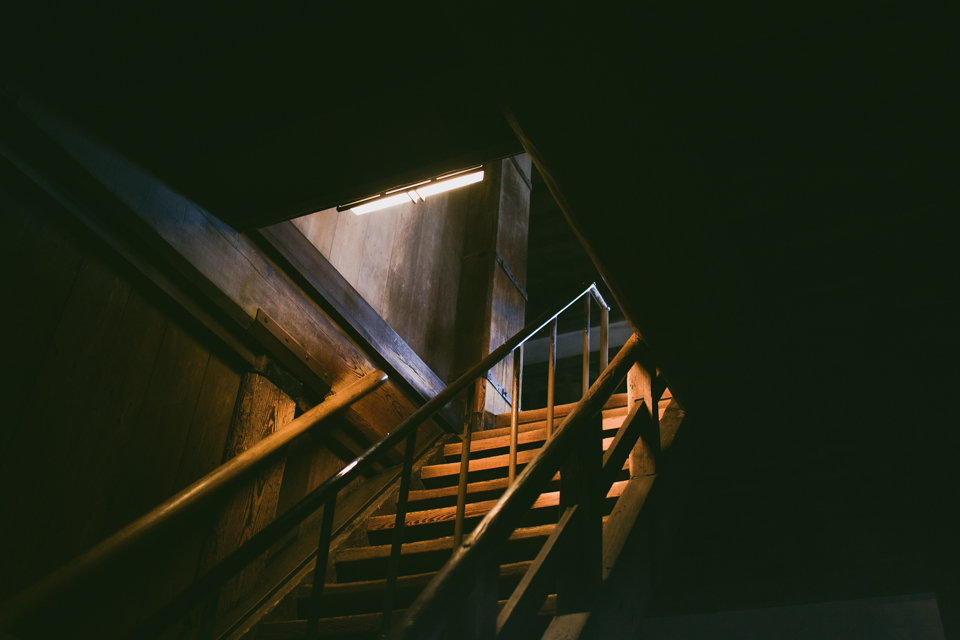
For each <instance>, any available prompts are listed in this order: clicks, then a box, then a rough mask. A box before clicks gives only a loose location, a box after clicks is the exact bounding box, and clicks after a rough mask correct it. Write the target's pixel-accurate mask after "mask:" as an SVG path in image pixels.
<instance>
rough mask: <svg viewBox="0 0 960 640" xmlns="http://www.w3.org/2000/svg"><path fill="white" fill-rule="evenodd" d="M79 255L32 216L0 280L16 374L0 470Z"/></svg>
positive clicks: (6, 390)
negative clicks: (6, 303)
mask: <svg viewBox="0 0 960 640" xmlns="http://www.w3.org/2000/svg"><path fill="white" fill-rule="evenodd" d="M85 255H86V252H85V251H84V249H83V248H82V247H81V246H80V245H79V244H78V243H77V242H76V241H75V240H73V239H72V238H70V237H69V236H68V235H67V234H66V232H65V231H64V230H63V229H62V228H60V225H57V224H54V223H49V222H47V216H34V217H32V218H31V219H30V220H29V221H28V223H27V225H26V228H25V229H24V231H23V240H22V242H20V243H18V246H16V247H14V250H13V251H12V255H11V257H12V264H13V265H14V268H13V269H12V270H11V271H8V272H6V273H5V277H4V278H2V279H0V294H2V295H3V299H4V300H7V301H16V306H15V307H13V308H8V309H6V311H5V313H3V314H0V332H2V334H3V335H4V336H11V337H13V336H15V337H16V339H13V340H9V341H8V342H7V344H6V345H5V347H4V361H5V362H6V363H7V365H6V366H7V367H9V369H8V370H10V371H16V375H13V376H10V378H9V380H8V382H7V383H6V384H3V385H0V387H2V389H0V399H2V401H3V406H5V407H8V408H9V409H8V411H9V413H8V414H7V415H6V418H5V420H4V421H3V425H2V426H0V445H2V446H0V461H2V462H3V464H2V465H0V467H2V468H5V469H9V468H11V463H10V462H9V461H8V457H9V456H11V455H13V454H14V453H15V452H16V449H14V448H12V446H11V443H12V439H13V438H14V437H15V436H14V434H15V433H16V431H15V427H16V425H19V424H20V420H21V418H22V416H23V415H24V412H25V411H26V410H27V408H28V407H29V406H30V405H29V404H28V403H26V402H23V399H24V398H27V397H29V394H30V392H31V391H32V389H33V388H34V383H35V380H36V378H37V376H38V375H39V373H40V370H41V367H42V366H43V363H44V354H46V352H47V348H48V346H49V344H50V341H51V340H52V339H53V335H54V332H55V331H56V329H57V326H58V324H59V322H60V316H61V314H62V313H63V309H64V307H65V306H66V304H67V301H68V299H69V296H70V292H71V291H72V290H73V285H74V282H75V281H76V278H77V274H78V273H80V268H81V265H82V264H83V259H84V256H85ZM8 575H9V574H8Z"/></svg>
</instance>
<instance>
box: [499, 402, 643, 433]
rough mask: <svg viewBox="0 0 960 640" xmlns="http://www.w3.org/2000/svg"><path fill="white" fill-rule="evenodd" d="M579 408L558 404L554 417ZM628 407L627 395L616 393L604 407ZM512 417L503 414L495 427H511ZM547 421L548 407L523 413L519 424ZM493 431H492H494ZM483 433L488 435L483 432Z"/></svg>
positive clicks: (575, 404) (573, 403) (573, 404)
mask: <svg viewBox="0 0 960 640" xmlns="http://www.w3.org/2000/svg"><path fill="white" fill-rule="evenodd" d="M575 406H577V403H576V402H571V403H570V404H558V405H556V406H554V407H553V415H554V417H555V418H556V417H557V416H566V415H567V414H568V413H570V412H571V411H573V408H574V407H575ZM625 406H627V394H625V393H616V394H614V395H612V396H610V399H609V400H607V402H606V403H605V404H604V405H603V409H604V411H606V410H608V409H619V408H620V407H625ZM510 417H511V414H510V413H509V412H508V413H501V414H498V415H497V416H495V417H494V421H493V426H494V427H509V426H510ZM546 419H547V409H546V407H544V408H542V409H531V410H529V411H521V412H520V415H519V424H527V423H530V422H540V421H543V420H546ZM492 430H493V429H491V430H490V431H492ZM481 433H487V432H486V431H482V432H481Z"/></svg>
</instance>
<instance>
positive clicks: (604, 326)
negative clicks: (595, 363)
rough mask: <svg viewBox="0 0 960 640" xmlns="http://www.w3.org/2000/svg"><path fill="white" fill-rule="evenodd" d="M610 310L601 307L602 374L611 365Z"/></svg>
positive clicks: (603, 306)
mask: <svg viewBox="0 0 960 640" xmlns="http://www.w3.org/2000/svg"><path fill="white" fill-rule="evenodd" d="M609 333H610V309H608V308H607V306H606V305H605V304H601V305H600V372H601V373H603V370H604V369H606V368H607V366H608V365H609V364H610V338H609Z"/></svg>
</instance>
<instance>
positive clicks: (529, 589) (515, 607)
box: [497, 506, 577, 640]
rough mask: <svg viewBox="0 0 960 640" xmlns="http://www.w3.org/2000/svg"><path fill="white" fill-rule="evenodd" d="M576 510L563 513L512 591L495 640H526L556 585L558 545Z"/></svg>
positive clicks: (571, 509) (502, 613) (498, 619)
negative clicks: (541, 606)
mask: <svg viewBox="0 0 960 640" xmlns="http://www.w3.org/2000/svg"><path fill="white" fill-rule="evenodd" d="M576 512H577V507H576V506H573V507H570V508H569V509H566V510H565V511H564V512H563V515H562V516H560V521H559V522H557V525H556V526H555V527H554V529H553V532H552V533H551V534H550V537H549V538H547V541H546V542H544V543H543V547H541V548H540V552H539V553H538V554H537V557H536V558H534V560H533V564H532V565H531V566H530V569H529V570H527V572H526V573H525V574H524V576H523V578H522V579H521V580H520V584H518V585H517V588H516V589H514V590H513V593H512V594H511V595H510V598H509V599H508V600H507V603H506V605H504V607H503V609H501V610H500V615H499V616H498V617H497V638H498V640H511V639H513V638H517V639H520V638H527V637H529V634H530V631H531V628H530V627H531V626H532V624H533V623H534V621H535V620H536V616H537V612H539V611H540V605H542V604H543V601H544V600H545V599H546V597H547V595H549V593H550V590H551V589H552V588H553V587H554V585H555V579H556V575H557V574H556V563H557V557H558V554H556V553H554V551H556V550H557V548H558V546H559V545H560V544H561V540H562V537H563V535H564V532H565V531H569V526H570V521H571V520H572V519H573V517H574V516H575V515H576Z"/></svg>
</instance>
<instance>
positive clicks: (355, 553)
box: [337, 524, 554, 562]
mask: <svg viewBox="0 0 960 640" xmlns="http://www.w3.org/2000/svg"><path fill="white" fill-rule="evenodd" d="M553 527H554V525H552V524H544V525H539V526H536V527H524V528H521V529H517V530H516V531H514V532H513V533H512V534H511V535H510V540H523V539H528V538H539V537H544V538H545V537H547V536H549V535H550V534H551V533H552V532H553ZM446 550H450V551H452V550H453V536H444V537H442V538H434V539H432V540H420V541H417V542H405V543H403V546H402V547H400V553H401V554H413V553H426V552H430V551H446ZM389 557H390V545H389V544H378V545H371V546H368V547H352V548H350V549H344V550H343V551H340V552H338V553H337V562H351V561H356V560H368V559H374V558H389Z"/></svg>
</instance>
